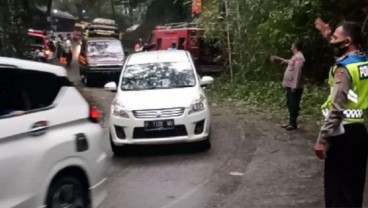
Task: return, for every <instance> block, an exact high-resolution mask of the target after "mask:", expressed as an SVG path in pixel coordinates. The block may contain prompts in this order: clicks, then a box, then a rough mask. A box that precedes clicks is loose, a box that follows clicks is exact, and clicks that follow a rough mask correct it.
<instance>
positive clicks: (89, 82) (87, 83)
mask: <svg viewBox="0 0 368 208" xmlns="http://www.w3.org/2000/svg"><path fill="white" fill-rule="evenodd" d="M83 83H84V85H85V86H87V87H93V86H94V83H93V82H92V79H91V78H90V77H89V76H88V74H87V73H84V76H83Z"/></svg>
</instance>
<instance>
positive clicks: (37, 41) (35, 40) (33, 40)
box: [28, 36, 44, 45]
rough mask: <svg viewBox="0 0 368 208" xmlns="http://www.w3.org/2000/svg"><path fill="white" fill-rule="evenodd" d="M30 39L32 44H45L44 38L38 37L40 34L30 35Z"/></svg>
mask: <svg viewBox="0 0 368 208" xmlns="http://www.w3.org/2000/svg"><path fill="white" fill-rule="evenodd" d="M28 41H29V43H30V44H31V45H43V44H44V42H43V41H44V40H43V38H42V37H38V36H28Z"/></svg>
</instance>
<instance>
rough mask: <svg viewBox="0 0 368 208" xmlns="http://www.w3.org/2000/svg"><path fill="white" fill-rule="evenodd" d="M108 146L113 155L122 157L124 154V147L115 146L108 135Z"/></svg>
mask: <svg viewBox="0 0 368 208" xmlns="http://www.w3.org/2000/svg"><path fill="white" fill-rule="evenodd" d="M110 145H111V150H112V152H113V153H114V155H116V156H119V155H123V154H124V153H125V147H124V146H117V145H115V144H114V141H112V136H111V134H110Z"/></svg>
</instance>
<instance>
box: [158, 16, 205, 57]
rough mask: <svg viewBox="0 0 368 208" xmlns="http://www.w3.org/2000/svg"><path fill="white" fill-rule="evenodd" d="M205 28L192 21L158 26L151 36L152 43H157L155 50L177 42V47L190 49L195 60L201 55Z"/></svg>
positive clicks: (163, 48)
mask: <svg viewBox="0 0 368 208" xmlns="http://www.w3.org/2000/svg"><path fill="white" fill-rule="evenodd" d="M203 34H204V30H203V29H201V28H198V27H196V26H195V25H194V24H191V23H172V24H166V25H164V26H157V27H156V28H155V29H154V30H153V32H152V37H151V44H153V45H155V48H153V50H167V49H168V48H170V47H171V45H172V43H175V45H176V46H177V49H179V50H187V51H189V52H190V53H191V54H192V56H193V58H194V60H196V61H198V60H199V57H200V39H201V38H202V37H203Z"/></svg>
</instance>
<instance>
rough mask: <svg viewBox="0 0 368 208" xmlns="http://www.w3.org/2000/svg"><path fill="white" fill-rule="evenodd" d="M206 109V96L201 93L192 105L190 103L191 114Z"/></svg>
mask: <svg viewBox="0 0 368 208" xmlns="http://www.w3.org/2000/svg"><path fill="white" fill-rule="evenodd" d="M205 109H206V98H205V97H204V96H203V95H200V96H199V98H197V99H195V100H194V102H193V103H192V105H190V110H189V114H192V113H196V112H201V111H204V110H205Z"/></svg>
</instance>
